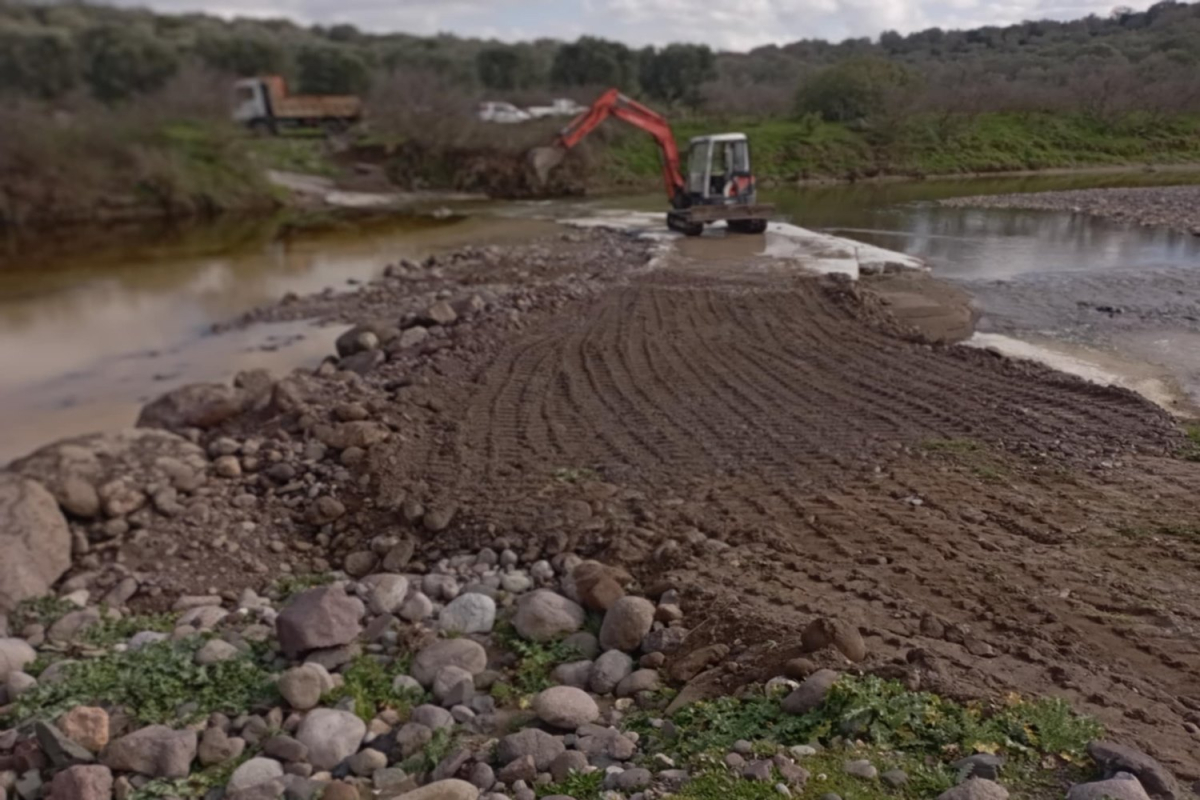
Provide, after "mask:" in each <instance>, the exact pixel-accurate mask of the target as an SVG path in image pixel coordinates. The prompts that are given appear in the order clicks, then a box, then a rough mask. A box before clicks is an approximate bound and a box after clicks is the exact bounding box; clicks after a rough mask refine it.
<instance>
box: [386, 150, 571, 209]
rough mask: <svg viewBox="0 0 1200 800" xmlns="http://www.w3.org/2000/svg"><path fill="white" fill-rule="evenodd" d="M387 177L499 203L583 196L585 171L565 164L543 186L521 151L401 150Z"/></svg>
mask: <svg viewBox="0 0 1200 800" xmlns="http://www.w3.org/2000/svg"><path fill="white" fill-rule="evenodd" d="M387 174H388V177H389V178H390V179H391V180H392V182H393V183H395V184H396V185H398V186H401V187H403V188H405V189H429V188H435V189H448V190H453V191H459V192H475V193H481V194H486V195H487V196H488V197H495V198H500V199H509V200H513V199H525V198H534V197H567V196H573V195H581V194H583V193H584V187H585V185H586V168H585V166H584V164H583V162H582V161H581V160H579V159H567V161H565V162H564V163H563V164H562V165H561V166H560V167H559V168H558V169H556V170H554V172H553V173H552V174H551V175H550V177H549V179H548V181H547V182H546V183H545V184H542V183H541V182H539V181H538V179H537V176H536V175H535V174H534V171H533V169H532V168H531V166H530V165H529V163H528V161H527V160H526V158H525V154H524V153H522V152H514V151H510V150H504V149H500V148H475V147H472V148H454V147H451V148H441V147H437V148H434V147H428V146H426V145H422V144H419V143H417V142H408V143H405V144H404V145H401V146H400V147H399V148H397V149H396V150H395V152H394V153H393V154H392V156H391V159H390V160H389V161H388V163H387Z"/></svg>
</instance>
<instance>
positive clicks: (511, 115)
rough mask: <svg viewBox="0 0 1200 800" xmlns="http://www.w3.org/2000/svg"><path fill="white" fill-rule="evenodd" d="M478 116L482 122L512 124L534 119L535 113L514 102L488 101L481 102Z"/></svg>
mask: <svg viewBox="0 0 1200 800" xmlns="http://www.w3.org/2000/svg"><path fill="white" fill-rule="evenodd" d="M476 116H477V117H478V118H479V120H480V121H481V122H500V123H504V124H512V123H515V122H528V121H529V120H531V119H533V115H532V114H530V113H529V112H528V111H522V110H521V109H519V108H517V107H516V106H514V105H513V104H512V103H502V102H496V101H488V102H486V103H480V104H479V111H478V112H476Z"/></svg>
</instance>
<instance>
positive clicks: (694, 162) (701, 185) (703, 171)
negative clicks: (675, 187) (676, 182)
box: [688, 141, 712, 197]
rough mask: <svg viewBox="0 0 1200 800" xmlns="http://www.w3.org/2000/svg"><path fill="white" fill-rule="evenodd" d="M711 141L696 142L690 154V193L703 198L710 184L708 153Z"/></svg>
mask: <svg viewBox="0 0 1200 800" xmlns="http://www.w3.org/2000/svg"><path fill="white" fill-rule="evenodd" d="M711 149H712V142H711V141H703V142H696V143H695V144H693V145H692V150H691V152H690V153H688V193H689V194H694V195H699V196H701V197H703V196H704V195H705V194H706V192H705V188H706V185H707V183H708V153H709V151H710V150H711Z"/></svg>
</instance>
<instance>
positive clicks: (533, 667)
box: [495, 625, 580, 695]
mask: <svg viewBox="0 0 1200 800" xmlns="http://www.w3.org/2000/svg"><path fill="white" fill-rule="evenodd" d="M495 635H496V641H497V642H498V643H499V644H500V645H501V646H502V647H504V648H505V649H507V650H510V651H512V652H514V653H516V654H517V655H518V656H520V659H521V660H520V662H518V664H517V666H516V669H515V670H514V671H513V676H512V681H511V684H512V687H513V689H515V690H516V692H517V694H518V695H530V694H537V693H538V692H540V691H542V690H544V689H549V688H550V687H551V686H553V685H554V684H553V681H551V680H550V673H551V671H552V670H553V669H554V668H555V667H557V666H558V665H559V664H563V663H566V662H568V661H571V660H573V659H577V658H579V657H580V653H579V650H577V649H576V648H574V647H572V646H571V645H568V644H564V643H563V642H561V641H560V642H528V641H526V640H524V639H522V638H521V637H520V636H518V635H517V632H516V631H515V630H514V629H513V628H512V626H511V625H498V626H497V627H496V634H495Z"/></svg>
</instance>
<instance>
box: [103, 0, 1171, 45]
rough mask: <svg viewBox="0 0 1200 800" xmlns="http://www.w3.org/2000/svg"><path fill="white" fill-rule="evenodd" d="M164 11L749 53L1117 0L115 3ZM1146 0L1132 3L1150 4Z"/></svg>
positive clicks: (1085, 10) (1104, 8) (1095, 8)
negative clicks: (685, 44) (680, 44)
mask: <svg viewBox="0 0 1200 800" xmlns="http://www.w3.org/2000/svg"><path fill="white" fill-rule="evenodd" d="M115 1H116V2H117V4H118V5H149V6H150V7H151V8H154V9H156V10H160V11H183V10H188V11H207V12H209V13H214V14H219V15H221V16H247V17H272V16H273V17H280V16H286V17H290V18H292V19H295V20H298V21H301V22H306V23H321V24H332V23H337V22H350V23H353V24H355V25H358V26H359V27H361V28H364V29H367V30H371V31H380V32H382V31H406V32H410V33H421V34H429V33H437V32H439V31H450V32H453V33H457V34H461V35H467V36H483V37H494V38H499V39H504V40H508V41H512V40H517V39H528V38H534V37H540V36H549V37H554V38H558V39H574V38H576V37H577V36H580V35H582V34H591V35H597V36H604V37H607V38H611V39H620V40H622V41H624V42H627V43H629V44H633V45H643V44H665V43H667V42H672V41H692V42H705V43H707V44H710V45H712V46H713V47H717V48H722V49H734V50H745V49H749V48H751V47H755V46H757V45H762V44H770V43H779V44H782V43H785V42H790V41H794V40H796V39H801V38H824V39H832V40H840V39H844V38H846V37H849V36H875V35H877V34H878V33H879V32H880V31H883V30H887V29H889V28H892V29H896V30H899V31H902V32H908V31H914V30H920V29H922V28H928V27H932V26H935V25H936V26H940V27H943V28H961V27H973V26H976V25H985V24H1001V25H1003V24H1009V23H1013V22H1020V21H1022V20H1025V19H1042V18H1052V19H1070V18H1074V17H1081V16H1085V15H1087V14H1089V13H1093V12H1094V13H1097V14H1107V13H1108V12H1109V11H1110V10H1111V9H1112V7H1113V5H1116V4H1118V2H1116V0H1108V2H1104V0H208V2H205V0H115ZM1148 4H1149V1H1148V0H1144V1H1143V2H1135V3H1133V4H1132V5H1134V6H1135V7H1138V8H1144V7H1145V6H1147V5H1148Z"/></svg>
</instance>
